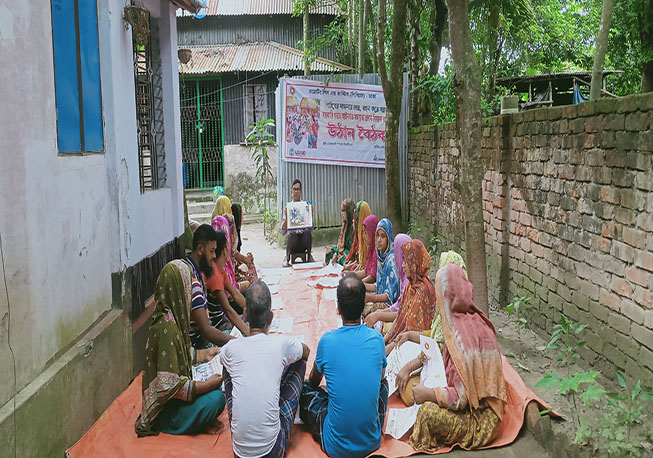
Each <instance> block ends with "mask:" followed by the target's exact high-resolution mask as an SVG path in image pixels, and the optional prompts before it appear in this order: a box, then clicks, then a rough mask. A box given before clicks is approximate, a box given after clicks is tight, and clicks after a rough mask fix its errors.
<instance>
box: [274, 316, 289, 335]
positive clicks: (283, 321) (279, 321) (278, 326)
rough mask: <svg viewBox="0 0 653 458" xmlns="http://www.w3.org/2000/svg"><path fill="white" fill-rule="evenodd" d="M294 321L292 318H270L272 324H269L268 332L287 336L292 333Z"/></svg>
mask: <svg viewBox="0 0 653 458" xmlns="http://www.w3.org/2000/svg"><path fill="white" fill-rule="evenodd" d="M294 321H295V319H294V318H293V317H285V318H272V324H270V330H269V332H277V333H279V334H288V333H289V332H291V331H292V326H293V323H294Z"/></svg>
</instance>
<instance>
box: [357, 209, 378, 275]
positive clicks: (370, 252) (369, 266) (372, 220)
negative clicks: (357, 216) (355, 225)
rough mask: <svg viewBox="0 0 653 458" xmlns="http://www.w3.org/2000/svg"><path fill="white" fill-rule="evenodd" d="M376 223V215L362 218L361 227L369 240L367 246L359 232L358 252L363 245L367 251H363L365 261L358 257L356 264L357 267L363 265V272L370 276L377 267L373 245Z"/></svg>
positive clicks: (374, 273) (374, 272)
mask: <svg viewBox="0 0 653 458" xmlns="http://www.w3.org/2000/svg"><path fill="white" fill-rule="evenodd" d="M377 224H379V218H377V217H376V215H369V216H368V217H367V218H365V219H364V220H363V227H364V230H365V231H367V235H368V238H369V241H370V245H369V246H367V244H366V243H365V240H364V239H363V233H362V232H361V233H360V234H359V235H360V241H361V244H360V248H359V250H358V252H359V253H360V249H361V248H363V247H365V249H366V250H367V251H366V252H365V263H363V260H362V259H359V261H358V266H359V269H361V267H362V266H365V273H366V274H367V275H371V276H372V277H376V267H377V265H376V248H375V246H374V234H375V233H376V226H377ZM359 256H360V255H359Z"/></svg>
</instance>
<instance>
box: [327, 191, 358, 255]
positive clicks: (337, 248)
mask: <svg viewBox="0 0 653 458" xmlns="http://www.w3.org/2000/svg"><path fill="white" fill-rule="evenodd" d="M340 213H341V215H342V228H341V229H340V237H338V243H337V244H336V245H334V246H330V247H327V249H326V254H325V257H324V262H325V263H326V264H329V263H330V262H333V263H334V264H335V263H338V264H340V265H341V266H344V264H345V259H346V258H347V256H349V253H350V251H351V247H352V238H353V233H354V202H353V201H352V200H351V199H345V200H343V201H342V206H341V207H340Z"/></svg>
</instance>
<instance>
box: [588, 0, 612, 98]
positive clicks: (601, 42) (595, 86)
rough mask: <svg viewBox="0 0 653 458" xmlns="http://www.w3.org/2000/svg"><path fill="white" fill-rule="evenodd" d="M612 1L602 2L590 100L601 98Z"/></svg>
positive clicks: (604, 0) (605, 0)
mask: <svg viewBox="0 0 653 458" xmlns="http://www.w3.org/2000/svg"><path fill="white" fill-rule="evenodd" d="M613 6H614V0H603V8H602V9H601V25H600V27H599V33H598V35H597V36H596V51H595V53H594V66H593V67H592V83H591V84H590V100H597V99H599V98H601V89H603V64H604V62H605V53H606V51H607V50H608V36H609V35H610V22H611V21H612V7H613Z"/></svg>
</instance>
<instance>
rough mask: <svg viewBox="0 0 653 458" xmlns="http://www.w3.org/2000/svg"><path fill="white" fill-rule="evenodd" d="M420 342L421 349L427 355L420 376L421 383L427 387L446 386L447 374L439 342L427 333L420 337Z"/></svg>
mask: <svg viewBox="0 0 653 458" xmlns="http://www.w3.org/2000/svg"><path fill="white" fill-rule="evenodd" d="M419 342H420V349H421V351H422V353H424V356H425V358H424V365H423V366H422V373H421V374H420V377H419V381H420V383H421V384H422V385H424V386H425V387H427V388H435V387H438V386H440V387H446V386H447V376H446V374H445V372H444V361H443V360H442V353H440V347H439V346H438V343H437V342H436V341H435V340H433V339H431V338H430V337H427V336H425V335H421V336H420V337H419Z"/></svg>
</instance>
